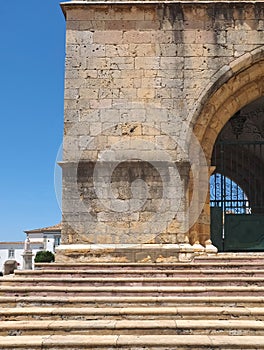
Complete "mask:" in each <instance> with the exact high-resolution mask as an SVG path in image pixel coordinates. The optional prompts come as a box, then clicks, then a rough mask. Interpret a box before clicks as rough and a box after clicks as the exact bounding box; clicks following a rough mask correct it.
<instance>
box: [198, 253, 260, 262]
mask: <svg viewBox="0 0 264 350" xmlns="http://www.w3.org/2000/svg"><path fill="white" fill-rule="evenodd" d="M216 261H220V262H221V263H223V262H224V263H225V262H243V263H246V262H248V261H250V262H255V263H256V262H258V263H261V264H264V252H252V253H251V252H247V253H232V252H229V253H218V254H211V255H198V256H196V257H195V259H194V262H196V263H198V264H199V263H200V262H208V263H210V262H216Z"/></svg>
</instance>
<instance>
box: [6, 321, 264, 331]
mask: <svg viewBox="0 0 264 350" xmlns="http://www.w3.org/2000/svg"><path fill="white" fill-rule="evenodd" d="M147 328H150V329H152V328H153V329H155V328H156V329H159V328H160V329H162V328H165V329H168V328H171V329H177V328H184V329H205V330H206V329H208V328H210V329H217V330H219V329H234V328H235V329H260V330H264V321H256V320H203V322H201V320H192V319H186V320H173V319H171V320H167V319H159V320H138V319H135V320H134V319H132V320H59V321H58V320H34V322H29V321H28V320H22V321H20V320H17V321H0V330H2V331H3V330H10V329H16V330H19V329H38V330H42V329H53V330H56V329H65V330H69V329H147Z"/></svg>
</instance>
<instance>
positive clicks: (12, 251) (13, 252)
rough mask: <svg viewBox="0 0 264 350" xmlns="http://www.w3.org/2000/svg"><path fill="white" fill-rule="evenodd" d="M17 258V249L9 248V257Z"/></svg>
mask: <svg viewBox="0 0 264 350" xmlns="http://www.w3.org/2000/svg"><path fill="white" fill-rule="evenodd" d="M14 258H15V249H9V250H8V259H14Z"/></svg>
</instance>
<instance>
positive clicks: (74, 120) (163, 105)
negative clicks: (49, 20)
mask: <svg viewBox="0 0 264 350" xmlns="http://www.w3.org/2000/svg"><path fill="white" fill-rule="evenodd" d="M62 8H63V11H64V13H65V16H66V25H67V31H66V71H65V123H64V132H65V136H64V150H63V162H62V167H63V222H64V224H63V230H62V240H63V243H64V244H76V243H78V244H80V243H81V244H84V243H89V244H102V243H109V244H110V243H114V244H125V243H153V244H154V243H156V244H160V243H169V244H170V243H171V244H180V245H184V244H187V245H188V244H189V242H190V243H191V244H192V245H193V244H194V245H195V246H196V247H198V246H199V248H201V249H203V248H202V247H201V246H200V244H202V245H203V246H204V245H206V242H207V244H209V245H210V241H209V239H210V227H209V222H210V221H209V220H210V215H209V212H208V193H207V188H208V176H209V174H210V171H212V169H210V168H208V166H210V156H211V153H210V151H208V150H209V148H210V147H211V145H210V147H209V148H208V150H207V149H205V148H206V142H205V143H203V142H202V139H201V137H200V135H201V134H202V133H203V132H204V130H205V129H206V127H207V126H208V125H207V124H206V123H207V121H206V120H205V121H204V120H203V119H201V118H200V119H199V116H200V115H201V113H202V112H201V109H202V107H203V106H204V104H205V99H207V98H209V96H211V95H212V94H213V93H214V92H215V91H216V90H217V89H218V88H219V86H221V84H222V83H225V82H226V80H227V79H229V78H230V77H231V76H232V74H233V73H232V65H233V62H238V60H239V59H241V64H240V67H239V68H237V71H238V70H243V65H245V66H246V63H248V61H247V59H249V58H250V57H251V56H250V55H251V53H252V52H254V50H256V49H258V48H259V47H261V46H262V45H263V42H264V31H263V29H264V6H263V3H261V2H259V3H258V2H256V3H254V4H253V3H245V2H243V3H240V2H231V3H222V2H221V3H218V2H211V3H206V4H205V3H203V4H199V3H181V2H175V3H170V4H165V3H162V2H157V3H155V2H154V3H151V4H144V3H139V4H137V3H136V2H134V3H131V4H129V3H121V2H120V3H110V2H109V3H97V4H96V3H93V2H84V3H83V4H80V2H78V3H77V2H75V1H72V2H70V3H64V4H63V5H62ZM248 57H249V58H248ZM244 58H245V59H244ZM236 64H237V65H236V67H238V66H239V63H236ZM230 72H231V73H230ZM223 77H224V78H223ZM221 79H222V80H221ZM216 83H217V84H216ZM230 96H231V97H232V94H230ZM243 103H244V102H243V101H239V103H238V104H237V109H239V108H240V107H241V106H242V105H243ZM231 116H232V115H230V116H228V117H227V120H228V118H230V117H231ZM223 119H224V117H223ZM220 123H221V122H220ZM223 125H224V123H223ZM223 125H220V126H217V128H215V133H214V134H212V135H211V136H210V140H211V141H210V140H209V143H210V142H211V144H212V147H213V144H214V141H215V138H216V137H217V134H218V133H219V132H220V130H221V128H222V126H223ZM194 127H195V128H194ZM193 128H194V130H195V133H193ZM213 129H214V128H212V130H213ZM207 141H208V140H207ZM190 145H191V147H190ZM111 174H112V175H111ZM143 182H144V183H143ZM205 203H207V205H205V207H204V204H205ZM200 213H201V215H199V214H200Z"/></svg>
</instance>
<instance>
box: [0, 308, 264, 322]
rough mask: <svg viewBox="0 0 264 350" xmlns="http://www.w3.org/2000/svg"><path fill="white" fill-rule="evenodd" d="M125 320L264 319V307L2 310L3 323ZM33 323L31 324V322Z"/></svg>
mask: <svg viewBox="0 0 264 350" xmlns="http://www.w3.org/2000/svg"><path fill="white" fill-rule="evenodd" d="M100 319H104V320H113V319H115V320H122V319H143V320H146V319H154V320H159V319H171V320H181V319H196V320H200V323H202V324H203V323H204V320H209V319H210V320H232V319H235V320H241V321H242V320H255V319H257V320H258V321H263V320H264V308H263V307H248V308H245V307H228V306H225V307H216V306H193V305H192V306H185V307H184V306H177V307H164V306H159V307H157V306H156V307H82V308H80V307H43V306H39V307H13V308H9V307H3V308H1V309H0V320H1V321H25V320H27V321H29V320H34V321H35V320H50V322H52V321H54V320H100ZM29 324H32V321H31V322H29Z"/></svg>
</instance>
